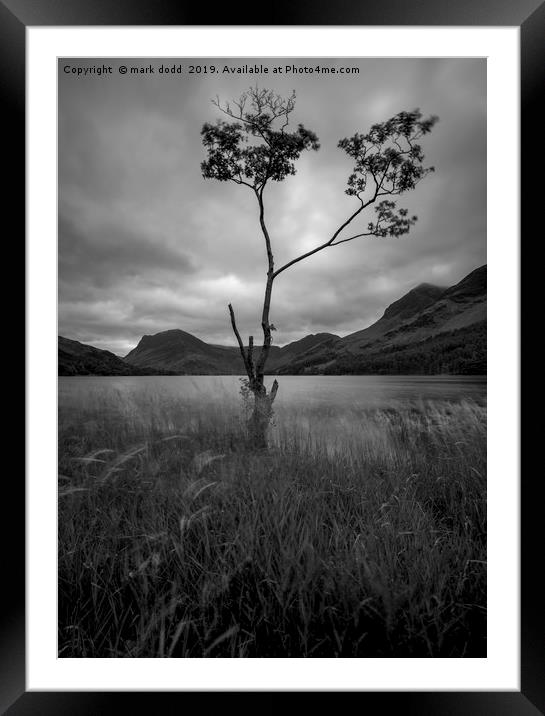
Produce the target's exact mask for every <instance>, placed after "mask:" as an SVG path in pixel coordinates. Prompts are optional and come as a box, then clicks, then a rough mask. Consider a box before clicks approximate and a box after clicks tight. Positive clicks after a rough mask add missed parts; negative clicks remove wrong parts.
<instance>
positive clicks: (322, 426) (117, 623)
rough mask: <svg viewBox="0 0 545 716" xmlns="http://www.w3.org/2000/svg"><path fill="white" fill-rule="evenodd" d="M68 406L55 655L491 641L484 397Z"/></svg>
mask: <svg viewBox="0 0 545 716" xmlns="http://www.w3.org/2000/svg"><path fill="white" fill-rule="evenodd" d="M271 439H272V445H271V448H270V450H269V451H267V452H265V453H263V452H261V453H260V452H255V451H252V450H250V449H249V448H248V447H247V446H246V445H245V443H244V421H243V412H242V411H241V410H240V405H238V404H237V402H236V401H232V400H231V401H230V402H229V401H226V402H225V403H224V404H219V403H213V404H207V403H206V402H205V401H201V402H195V401H189V402H183V401H180V400H174V399H168V398H167V397H165V396H157V397H152V396H147V397H141V398H135V397H133V398H131V399H130V400H129V399H128V398H124V397H123V396H121V395H119V396H111V395H110V396H106V395H100V394H97V395H96V396H95V397H94V398H92V399H89V400H87V401H86V402H85V404H84V405H76V404H73V405H68V404H66V405H63V404H62V403H61V409H60V413H59V513H58V524H59V561H58V565H59V656H61V657H335V656H339V657H374V656H380V657H411V656H415V657H416V656H419V657H450V656H456V657H463V656H465V657H475V656H485V655H486V408H485V407H483V406H481V405H478V404H476V403H473V402H469V401H466V402H462V403H458V404H448V403H428V404H425V403H420V404H414V405H407V404H405V405H394V404H392V406H390V407H388V408H387V409H385V408H380V409H379V408H373V409H368V410H363V409H361V410H359V409H355V408H352V409H350V410H346V411H343V412H342V413H340V412H338V411H337V412H336V411H335V410H333V409H315V410H314V409H310V408H309V409H308V410H307V411H305V412H300V413H297V411H295V410H284V411H281V412H280V413H279V414H278V415H277V418H276V425H275V426H274V427H273V429H272V431H271Z"/></svg>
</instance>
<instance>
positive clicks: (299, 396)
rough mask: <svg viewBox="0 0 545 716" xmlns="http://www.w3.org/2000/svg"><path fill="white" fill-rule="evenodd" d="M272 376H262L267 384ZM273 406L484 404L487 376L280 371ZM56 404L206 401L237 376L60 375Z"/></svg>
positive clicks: (235, 391)
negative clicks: (100, 399) (106, 397)
mask: <svg viewBox="0 0 545 716" xmlns="http://www.w3.org/2000/svg"><path fill="white" fill-rule="evenodd" d="M273 380H274V376H267V377H266V384H267V386H270V385H271V383H272V381H273ZM278 382H279V384H280V388H279V390H278V394H277V398H276V402H275V407H277V408H281V407H286V408H292V407H297V408H305V407H311V408H321V407H327V408H331V409H335V408H337V409H338V408H380V407H386V406H391V405H392V404H399V403H401V404H407V403H414V402H421V401H426V402H428V401H448V402H453V403H458V402H461V401H463V400H468V399H469V400H473V401H475V402H477V403H478V404H480V405H485V404H486V376H458V375H457V376H450V375H433V376H400V375H386V376H382V375H381V376H378V375H331V376H328V375H309V376H279V377H278ZM58 386H59V407H61V408H62V407H64V406H68V405H70V406H75V405H77V404H78V403H85V402H87V401H88V400H89V399H90V398H91V397H96V396H98V395H103V394H104V393H106V394H111V396H115V394H118V395H120V396H123V397H124V398H129V399H130V398H132V397H142V394H146V395H153V396H154V397H157V396H160V395H166V396H168V397H170V398H172V397H177V396H179V397H180V398H182V399H183V398H188V399H192V400H194V399H199V398H201V399H203V400H205V401H206V402H208V403H210V402H222V401H225V399H226V398H230V397H233V398H237V397H238V395H239V389H240V378H239V377H237V376H232V375H229V376H208V375H206V376H190V375H182V376H120V377H118V376H115V377H105V376H77V377H71V376H70V377H60V378H59V383H58Z"/></svg>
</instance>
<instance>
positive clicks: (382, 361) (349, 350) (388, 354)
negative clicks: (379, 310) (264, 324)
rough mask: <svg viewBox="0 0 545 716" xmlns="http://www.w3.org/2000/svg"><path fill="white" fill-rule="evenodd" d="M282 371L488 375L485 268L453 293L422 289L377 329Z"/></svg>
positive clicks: (387, 312)
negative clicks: (486, 373)
mask: <svg viewBox="0 0 545 716" xmlns="http://www.w3.org/2000/svg"><path fill="white" fill-rule="evenodd" d="M302 358H303V357H299V358H296V359H295V360H293V361H291V362H290V363H289V364H287V365H284V366H282V368H281V370H280V372H281V373H286V374H301V373H311V374H313V373H327V374H345V373H386V374H389V373H408V374H431V373H467V374H470V373H472V374H479V373H485V372H486V266H481V267H480V268H478V269H475V271H472V272H471V273H470V274H469V275H468V276H466V277H465V278H463V279H462V280H461V281H460V282H459V283H457V284H456V285H454V286H451V287H450V288H442V287H439V286H433V285H431V284H426V283H424V284H420V285H419V286H417V287H416V288H414V289H412V290H411V291H409V292H408V293H407V294H405V295H404V296H402V298H400V299H399V300H397V301H395V302H394V303H392V304H391V305H390V306H388V308H387V309H386V310H385V311H384V314H383V315H382V317H381V318H380V319H379V320H378V321H377V322H376V323H374V324H373V325H371V326H369V327H368V328H365V329H363V330H361V331H356V332H355V333H352V334H350V335H348V336H345V337H344V338H341V339H339V340H338V341H336V342H335V343H333V344H330V345H328V346H325V345H324V346H322V347H320V346H318V347H317V348H316V349H315V350H314V351H311V352H309V353H307V354H306V355H305V356H304V360H303V359H302Z"/></svg>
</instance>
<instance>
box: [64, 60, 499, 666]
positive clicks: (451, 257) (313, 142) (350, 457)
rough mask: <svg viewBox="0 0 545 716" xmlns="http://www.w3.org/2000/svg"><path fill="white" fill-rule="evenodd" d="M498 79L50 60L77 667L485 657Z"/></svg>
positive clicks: (458, 70)
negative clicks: (490, 170) (493, 85)
mask: <svg viewBox="0 0 545 716" xmlns="http://www.w3.org/2000/svg"><path fill="white" fill-rule="evenodd" d="M486 63H487V60H486V58H483V57H476V58H467V57H466V58H461V57H459V58H456V57H445V58H443V57H441V58H439V57H438V58H429V57H428V58H414V57H409V58H392V59H389V58H365V57H362V58H356V57H353V56H351V57H347V58H342V57H335V58H332V57H309V58H302V57H297V58H290V57H261V58H260V57H257V58H247V57H244V58H236V57H234V58H233V57H229V58H217V57H216V58H213V57H210V58H203V57H199V58H191V57H179V58H173V57H165V58H161V57H158V58H150V57H145V58H138V57H128V58H119V57H116V58H111V57H103V58H100V57H92V58H82V57H78V58H73V57H60V58H59V59H58V68H57V70H58V126H57V132H58V134H57V138H58V277H57V278H58V316H57V318H58V493H57V494H58V512H57V525H58V535H57V540H58V542H57V546H58V556H57V569H58V574H57V600H58V601H57V607H58V614H57V617H58V657H59V658H61V659H62V658H150V657H151V658H181V657H183V658H243V659H244V658H268V657H274V658H278V659H290V658H297V659H301V658H329V657H339V658H342V657H348V658H375V657H381V658H407V659H411V658H445V657H449V658H452V657H454V658H486V657H487V427H486V421H487V244H486V241H487V174H486V169H487V129H486V128H487V74H486V71H487V64H486ZM491 266H492V260H491ZM491 290H492V284H491ZM491 296H492V293H491Z"/></svg>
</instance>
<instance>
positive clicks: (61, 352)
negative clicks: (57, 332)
mask: <svg viewBox="0 0 545 716" xmlns="http://www.w3.org/2000/svg"><path fill="white" fill-rule="evenodd" d="M58 373H59V375H151V374H156V373H157V371H155V370H153V369H149V368H146V367H139V368H135V367H134V366H131V365H129V364H128V363H126V362H125V361H124V360H122V359H121V358H119V356H116V355H114V354H113V353H110V351H104V350H101V349H100V348H95V347H94V346H89V345H86V344H85V343H80V342H79V341H72V340H70V339H69V338H63V336H59V343H58Z"/></svg>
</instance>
